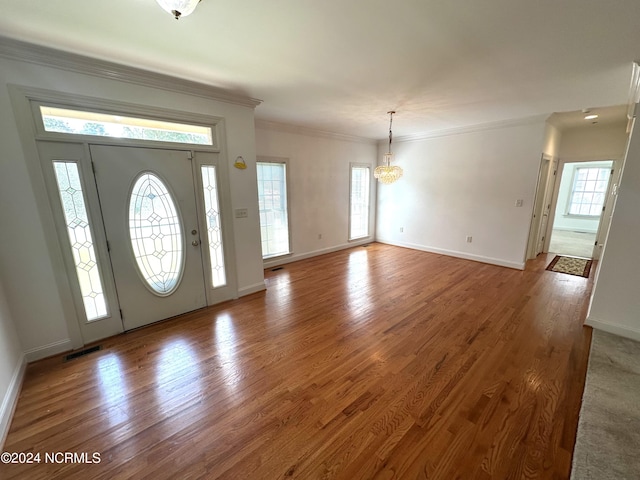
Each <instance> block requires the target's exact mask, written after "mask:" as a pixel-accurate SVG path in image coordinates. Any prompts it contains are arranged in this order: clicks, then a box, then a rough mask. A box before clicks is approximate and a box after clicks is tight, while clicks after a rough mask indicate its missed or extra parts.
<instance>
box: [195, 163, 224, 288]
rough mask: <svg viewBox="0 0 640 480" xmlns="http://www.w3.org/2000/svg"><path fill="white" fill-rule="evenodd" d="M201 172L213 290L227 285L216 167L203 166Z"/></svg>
mask: <svg viewBox="0 0 640 480" xmlns="http://www.w3.org/2000/svg"><path fill="white" fill-rule="evenodd" d="M201 171H202V189H203V193H204V210H205V216H206V219H207V241H208V244H209V258H210V262H211V284H212V285H213V287H214V288H215V287H222V286H224V285H226V284H227V275H226V271H225V266H224V250H223V249H222V224H221V223H220V202H219V198H218V183H217V181H216V167H214V166H213V165H203V166H202V168H201Z"/></svg>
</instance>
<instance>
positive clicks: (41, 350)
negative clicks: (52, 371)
mask: <svg viewBox="0 0 640 480" xmlns="http://www.w3.org/2000/svg"><path fill="white" fill-rule="evenodd" d="M71 350H73V344H72V343H71V340H70V339H68V338H65V339H64V340H60V341H58V342H53V343H50V344H48V345H44V346H42V347H36V348H32V349H31V350H27V351H26V352H24V356H25V358H26V359H27V362H35V361H36V360H41V359H43V358H47V357H53V356H54V355H58V354H60V353H63V352H68V351H71Z"/></svg>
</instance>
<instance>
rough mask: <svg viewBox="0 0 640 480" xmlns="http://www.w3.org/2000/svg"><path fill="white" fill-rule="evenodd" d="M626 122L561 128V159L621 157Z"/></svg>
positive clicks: (607, 158) (624, 141)
mask: <svg viewBox="0 0 640 480" xmlns="http://www.w3.org/2000/svg"><path fill="white" fill-rule="evenodd" d="M626 128H627V124H626V122H620V123H614V124H607V125H599V124H597V125H586V126H584V127H578V128H567V129H564V130H562V139H561V141H560V149H559V151H558V156H559V157H560V159H561V160H564V161H572V160H610V159H616V158H622V157H623V156H624V150H625V148H626V145H627V133H626Z"/></svg>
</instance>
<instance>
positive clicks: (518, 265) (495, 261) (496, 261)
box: [376, 238, 525, 270]
mask: <svg viewBox="0 0 640 480" xmlns="http://www.w3.org/2000/svg"><path fill="white" fill-rule="evenodd" d="M376 242H379V243H386V244H387V245H395V246H396V247H404V248H411V249H413V250H421V251H423V252H429V253H437V254H440V255H446V256H448V257H456V258H462V259H464V260H472V261H474V262H480V263H488V264H490V265H497V266H499V267H507V268H513V269H515V270H524V267H525V262H509V261H507V260H502V259H501V258H493V257H485V256H482V255H473V254H471V253H465V252H459V251H457V250H447V249H444V248H437V247H429V246H426V245H418V244H415V243H406V242H395V241H392V240H385V239H384V238H376Z"/></svg>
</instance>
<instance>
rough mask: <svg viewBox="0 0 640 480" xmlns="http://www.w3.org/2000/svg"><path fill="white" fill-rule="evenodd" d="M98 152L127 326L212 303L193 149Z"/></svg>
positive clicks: (94, 148)
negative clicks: (192, 157) (208, 301)
mask: <svg viewBox="0 0 640 480" xmlns="http://www.w3.org/2000/svg"><path fill="white" fill-rule="evenodd" d="M90 150H91V160H92V162H93V165H94V170H95V179H96V186H97V189H98V195H99V198H100V208H101V210H102V218H103V222H104V228H105V233H106V238H107V242H108V249H109V254H110V258H111V265H112V269H113V276H114V279H115V284H116V290H117V295H118V302H119V304H120V310H121V311H122V319H123V323H124V327H125V330H131V329H133V328H137V327H141V326H144V325H147V324H149V323H153V322H156V321H158V320H162V319H165V318H169V317H173V316H175V315H179V314H181V313H185V312H189V311H192V310H196V309H199V308H202V307H204V306H206V305H207V299H206V289H205V277H204V271H203V262H202V252H201V241H200V228H199V223H198V215H197V212H196V197H195V191H196V190H195V188H194V175H193V169H192V165H191V162H192V160H191V154H190V152H189V151H177V150H162V149H155V148H138V147H123V146H105V145H91V146H90ZM205 237H206V236H203V238H205Z"/></svg>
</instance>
